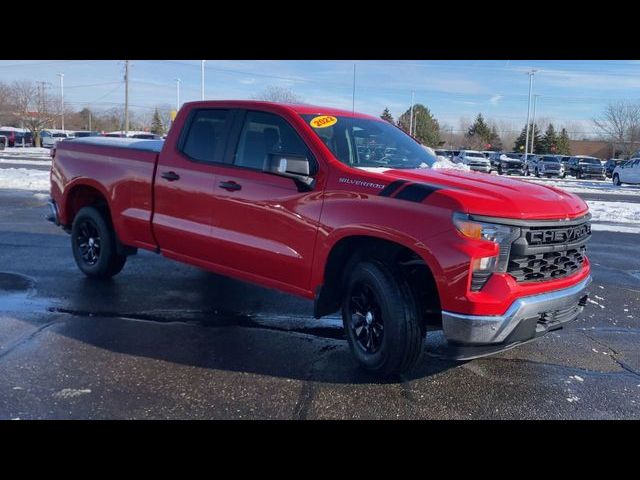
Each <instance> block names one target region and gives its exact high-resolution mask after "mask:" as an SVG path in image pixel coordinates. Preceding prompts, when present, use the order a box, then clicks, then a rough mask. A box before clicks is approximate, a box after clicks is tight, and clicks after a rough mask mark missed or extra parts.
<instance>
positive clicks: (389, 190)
mask: <svg viewBox="0 0 640 480" xmlns="http://www.w3.org/2000/svg"><path fill="white" fill-rule="evenodd" d="M405 183H407V181H406V180H396V181H395V182H391V183H390V184H389V185H387V186H386V187H384V189H383V190H382V191H381V192H380V193H379V194H378V195H380V196H381V197H390V196H391V195H392V194H393V193H395V191H396V190H398V189H399V188H400V187H402V186H403V185H404V184H405Z"/></svg>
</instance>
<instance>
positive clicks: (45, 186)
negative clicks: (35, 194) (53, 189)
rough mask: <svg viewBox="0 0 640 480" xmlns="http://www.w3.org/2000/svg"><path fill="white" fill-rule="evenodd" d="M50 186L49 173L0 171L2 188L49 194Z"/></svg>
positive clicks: (13, 169) (22, 170)
mask: <svg viewBox="0 0 640 480" xmlns="http://www.w3.org/2000/svg"><path fill="white" fill-rule="evenodd" d="M49 185H50V182H49V172H48V171H43V170H30V169H27V168H3V169H0V188H10V189H14V190H33V191H41V192H48V191H49Z"/></svg>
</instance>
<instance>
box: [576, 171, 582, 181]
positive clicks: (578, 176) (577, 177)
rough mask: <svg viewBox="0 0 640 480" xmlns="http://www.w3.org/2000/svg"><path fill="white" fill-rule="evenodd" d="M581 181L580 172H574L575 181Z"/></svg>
mask: <svg viewBox="0 0 640 480" xmlns="http://www.w3.org/2000/svg"><path fill="white" fill-rule="evenodd" d="M581 179H582V174H581V173H580V171H577V172H576V180H581Z"/></svg>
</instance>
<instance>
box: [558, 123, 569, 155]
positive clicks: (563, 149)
mask: <svg viewBox="0 0 640 480" xmlns="http://www.w3.org/2000/svg"><path fill="white" fill-rule="evenodd" d="M556 153H558V154H561V155H571V146H570V144H569V134H568V133H567V130H566V129H565V128H563V129H562V130H561V131H560V135H559V136H558V141H557V143H556Z"/></svg>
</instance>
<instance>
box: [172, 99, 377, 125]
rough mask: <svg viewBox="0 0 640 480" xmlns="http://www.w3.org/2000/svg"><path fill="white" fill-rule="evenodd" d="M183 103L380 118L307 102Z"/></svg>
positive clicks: (201, 101) (196, 105)
mask: <svg viewBox="0 0 640 480" xmlns="http://www.w3.org/2000/svg"><path fill="white" fill-rule="evenodd" d="M184 105H189V106H191V107H201V108H202V107H231V108H246V109H252V108H258V109H260V107H263V106H271V107H276V108H278V109H283V110H289V111H292V112H295V113H297V114H314V113H315V114H318V115H332V116H340V117H356V118H368V119H374V120H380V118H378V117H374V116H371V115H365V114H364V113H358V112H352V111H350V110H342V109H339V108H332V107H323V106H319V105H308V104H304V103H301V104H290V103H279V102H265V101H262V100H200V101H196V102H188V103H185V104H184Z"/></svg>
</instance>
